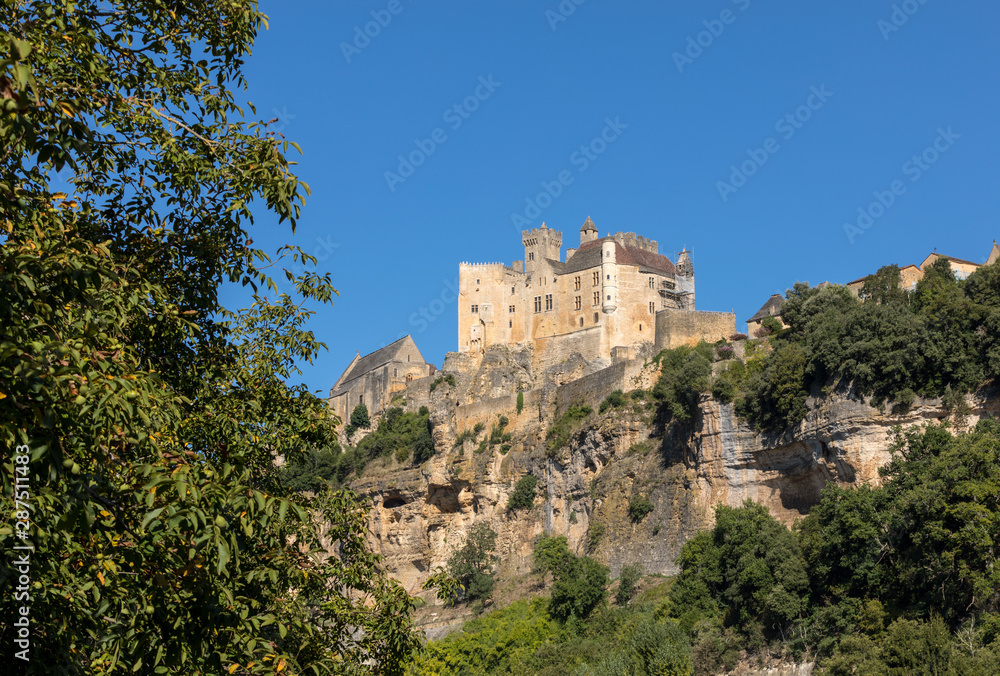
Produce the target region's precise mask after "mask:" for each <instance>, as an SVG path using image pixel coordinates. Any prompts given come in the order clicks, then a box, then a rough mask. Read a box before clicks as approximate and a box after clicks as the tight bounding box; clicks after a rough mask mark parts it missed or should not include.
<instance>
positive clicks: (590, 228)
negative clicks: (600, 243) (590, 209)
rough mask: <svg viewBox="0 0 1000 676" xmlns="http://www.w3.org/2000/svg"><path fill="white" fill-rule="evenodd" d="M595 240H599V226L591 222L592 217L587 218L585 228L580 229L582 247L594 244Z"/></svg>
mask: <svg viewBox="0 0 1000 676" xmlns="http://www.w3.org/2000/svg"><path fill="white" fill-rule="evenodd" d="M595 239H597V226H596V225H594V222H593V221H592V220H590V216H587V220H585V221H584V222H583V227H582V228H580V246H583V245H584V244H586V243H587V242H593V241H594V240H595Z"/></svg>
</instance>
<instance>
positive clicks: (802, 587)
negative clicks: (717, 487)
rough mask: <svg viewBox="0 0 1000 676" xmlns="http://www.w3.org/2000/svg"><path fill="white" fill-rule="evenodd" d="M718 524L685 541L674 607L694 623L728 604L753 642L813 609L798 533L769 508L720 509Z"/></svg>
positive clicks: (730, 616) (734, 621) (730, 619)
mask: <svg viewBox="0 0 1000 676" xmlns="http://www.w3.org/2000/svg"><path fill="white" fill-rule="evenodd" d="M715 521H716V523H715V528H713V529H712V530H711V531H708V532H707V533H704V534H701V535H699V536H696V537H695V538H693V539H692V540H689V541H688V543H687V544H685V545H684V547H683V549H682V551H681V555H680V558H679V559H678V564H679V565H680V567H681V574H680V575H679V576H678V578H677V582H676V584H675V585H674V587H673V588H672V589H671V593H670V600H671V603H672V608H673V613H674V614H675V616H676V617H678V618H680V620H681V625H682V626H685V627H691V626H693V624H694V622H696V621H697V620H698V619H701V617H705V616H708V617H711V616H712V615H713V614H715V613H714V612H713V611H716V608H725V620H726V623H727V624H729V625H732V626H734V627H735V628H736V629H737V630H738V631H739V632H740V633H741V634H742V635H743V636H744V637H746V638H747V639H748V640H750V641H751V644H752V643H753V642H755V641H758V640H760V637H767V636H774V635H776V634H780V632H781V631H784V630H787V629H788V628H789V627H790V625H791V624H792V622H793V621H794V620H796V619H798V618H800V617H801V616H802V614H803V613H804V611H805V610H806V609H807V602H808V591H809V577H808V575H807V574H806V568H805V563H804V561H803V558H802V553H801V550H800V548H799V543H798V541H797V540H796V538H795V536H794V535H793V534H792V532H791V531H789V530H788V529H787V528H786V527H785V526H784V525H782V524H781V523H779V522H778V521H776V520H775V519H774V517H772V516H771V515H770V514H769V513H768V511H767V509H766V508H764V507H763V506H761V505H755V504H753V503H751V502H749V501H748V502H747V503H745V504H744V506H743V507H741V508H738V509H733V508H730V507H726V506H719V507H717V508H716V510H715Z"/></svg>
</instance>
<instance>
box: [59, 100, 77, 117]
mask: <svg viewBox="0 0 1000 676" xmlns="http://www.w3.org/2000/svg"><path fill="white" fill-rule="evenodd" d="M59 107H60V108H62V111H63V112H64V113H66V116H67V117H73V114H74V113H73V108H72V106H70V105H69V104H68V103H62V102H60V103H59Z"/></svg>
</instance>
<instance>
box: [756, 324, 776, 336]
mask: <svg viewBox="0 0 1000 676" xmlns="http://www.w3.org/2000/svg"><path fill="white" fill-rule="evenodd" d="M772 333H773V331H771V329H769V328H767V327H766V326H764V325H763V324H761V325H760V326H758V327H757V328H756V329H754V330H753V335H754V338H767V337H768V336H769V335H771V334H772Z"/></svg>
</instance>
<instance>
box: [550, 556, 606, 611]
mask: <svg viewBox="0 0 1000 676" xmlns="http://www.w3.org/2000/svg"><path fill="white" fill-rule="evenodd" d="M554 572H555V577H556V579H555V582H554V583H553V584H552V597H551V599H550V600H549V614H550V615H551V616H552V617H553V618H554V619H557V620H559V621H561V622H565V621H566V620H568V619H569V618H571V617H576V618H578V619H581V620H582V619H586V618H587V617H588V616H589V615H590V613H591V612H592V611H593V610H594V609H595V608H597V607H598V606H599V605H601V604H602V603H604V601H605V599H606V598H607V595H608V593H607V586H608V583H609V582H610V579H609V578H608V572H609V571H608V567H607V566H605V565H603V564H601V563H598V562H597V561H596V560H594V559H592V558H590V557H589V556H576V555H574V554H570V555H569V558H567V559H564V562H563V564H562V565H561V566H559V568H558V569H557V570H556V571H554Z"/></svg>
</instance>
